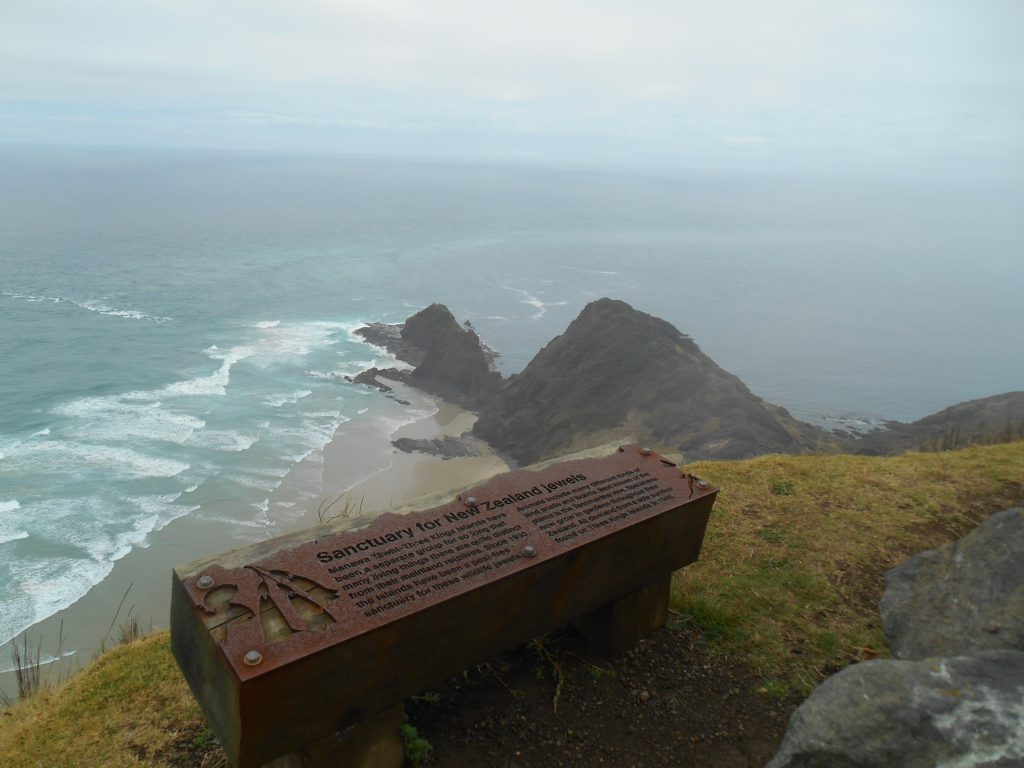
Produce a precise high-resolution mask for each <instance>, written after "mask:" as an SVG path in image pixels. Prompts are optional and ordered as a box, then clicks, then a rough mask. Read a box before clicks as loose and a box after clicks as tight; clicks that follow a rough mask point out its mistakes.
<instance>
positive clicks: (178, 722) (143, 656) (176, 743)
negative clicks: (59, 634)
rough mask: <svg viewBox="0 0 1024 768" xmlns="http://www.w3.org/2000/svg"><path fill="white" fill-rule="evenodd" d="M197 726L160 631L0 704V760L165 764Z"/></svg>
mask: <svg viewBox="0 0 1024 768" xmlns="http://www.w3.org/2000/svg"><path fill="white" fill-rule="evenodd" d="M204 729H205V721H204V720H203V717H202V715H201V713H200V711H199V707H198V705H197V704H196V703H195V700H194V699H193V698H192V694H191V693H190V692H189V689H188V686H187V685H186V683H185V680H184V678H183V677H182V676H181V673H180V672H179V671H178V668H177V665H176V664H175V663H174V659H173V658H172V656H171V652H170V643H169V635H168V633H166V632H161V633H159V634H156V635H152V636H150V637H147V638H144V639H142V640H139V641H137V642H135V643H131V644H129V645H122V646H117V647H115V648H113V649H112V650H110V651H108V652H107V653H105V654H103V655H102V656H100V657H99V658H98V659H96V661H94V662H93V663H92V664H90V665H89V666H88V667H87V668H86V669H85V670H84V671H82V672H81V673H79V674H77V675H75V676H74V677H72V678H71V679H70V680H69V681H67V682H66V683H64V684H63V685H61V686H58V687H57V688H55V689H51V690H45V691H43V692H42V693H40V694H39V695H37V696H36V697H34V698H33V699H31V700H29V701H26V702H23V703H21V704H19V705H18V706H15V707H10V708H7V709H3V710H0V764H2V765H3V766H4V768H28V766H33V767H35V766H48V767H49V766H54V768H57V767H58V766H114V765H116V766H155V765H170V764H172V763H171V761H170V760H169V759H168V758H169V757H170V756H171V755H178V754H181V753H186V754H187V753H188V751H189V748H190V746H191V744H192V742H193V741H194V740H196V738H197V736H198V735H199V734H202V733H203V731H204Z"/></svg>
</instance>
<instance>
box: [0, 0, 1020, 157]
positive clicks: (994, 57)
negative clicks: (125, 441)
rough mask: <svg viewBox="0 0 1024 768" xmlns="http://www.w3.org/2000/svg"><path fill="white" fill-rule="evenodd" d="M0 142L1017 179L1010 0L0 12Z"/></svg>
mask: <svg viewBox="0 0 1024 768" xmlns="http://www.w3.org/2000/svg"><path fill="white" fill-rule="evenodd" d="M0 141H9V142H45V143H54V142H59V143H100V144H128V145H162V146H199V147H237V148H247V149H248V148H264V149H297V150H318V151H319V150H326V151H335V152H346V153H349V152H351V153H373V154H398V155H425V156H443V157H465V158H484V159H513V160H514V159H534V160H539V161H557V160H570V161H585V162H593V161H605V162H610V163H615V164H627V165H628V164H641V165H651V164H677V165H692V164H705V165H716V164H720V165H738V166H744V165H746V166H755V167H756V166H766V167H780V166H781V167H817V168H826V169H827V168H831V167H854V168H856V167H861V166H864V165H865V164H867V165H882V166H885V165H892V166H895V167H904V166H907V167H915V168H916V167H923V166H929V165H933V164H935V163H943V164H949V165H952V166H968V167H973V166H981V165H983V166H985V167H990V168H1009V169H1015V170H1017V171H1018V172H1019V170H1020V168H1021V162H1022V157H1024V151H1022V150H1024V2H1017V1H1015V0H1006V1H998V0H963V1H962V2H948V1H946V0H918V1H913V2H897V1H896V0H893V1H891V2H876V1H875V0H859V1H858V2H849V1H846V2H839V1H836V2H829V1H827V0H818V1H817V2H814V1H810V0H808V1H798V0H774V1H773V2H764V0H756V1H750V0H717V1H716V2H692V1H689V0H686V1H679V2H648V1H645V0H633V1H632V2H619V3H611V2H601V1H600V0H597V1H594V0H591V1H589V2H583V1H582V0H581V1H580V2H550V1H545V2H540V1H537V0H517V2H515V3H500V4H499V3H490V2H482V1H478V2H472V1H471V0H466V1H464V2H463V1H461V0H456V1H440V2H430V3H427V2H412V1H411V0H397V1H395V0H330V1H328V0H290V1H285V0H219V1H218V0H93V1H92V2H84V1H83V0H63V1H59V0H58V1H55V0H24V1H21V0H0Z"/></svg>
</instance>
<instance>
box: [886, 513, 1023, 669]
mask: <svg viewBox="0 0 1024 768" xmlns="http://www.w3.org/2000/svg"><path fill="white" fill-rule="evenodd" d="M885 583H886V588H885V594H884V595H883V597H882V601H881V603H880V605H879V610H880V611H881V614H882V622H883V625H884V627H885V636H886V637H887V638H888V640H889V645H890V647H891V649H892V653H893V656H895V657H897V658H900V659H924V658H928V657H931V656H956V655H959V654H963V653H967V652H969V651H972V650H982V649H994V648H1015V649H1017V650H1020V651H1024V509H1007V510H1004V511H1003V512H999V513H998V514H995V515H993V516H992V517H991V518H989V519H988V520H986V521H985V522H984V523H982V524H981V525H979V526H978V527H977V528H976V529H975V530H974V531H972V532H971V533H970V534H968V535H967V536H965V537H964V538H962V539H960V540H959V541H957V542H954V543H953V544H949V545H947V546H945V547H941V548H939V549H933V550H929V551H927V552H923V553H921V554H920V555H917V556H916V557H912V558H910V559H909V560H907V561H906V562H904V563H903V564H901V565H899V566H897V567H896V568H893V569H892V570H891V571H889V572H888V573H887V574H886V577H885Z"/></svg>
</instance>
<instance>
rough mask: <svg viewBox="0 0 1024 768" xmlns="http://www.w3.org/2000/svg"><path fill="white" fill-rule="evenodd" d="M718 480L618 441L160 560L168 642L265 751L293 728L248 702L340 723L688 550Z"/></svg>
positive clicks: (242, 755) (217, 717)
mask: <svg viewBox="0 0 1024 768" xmlns="http://www.w3.org/2000/svg"><path fill="white" fill-rule="evenodd" d="M716 493H717V489H715V488H713V487H711V486H709V485H708V484H707V483H704V482H702V481H697V479H696V478H694V477H692V476H689V475H684V474H681V473H680V471H679V469H678V468H677V467H675V465H673V464H672V463H671V462H669V461H667V460H665V459H663V458H662V457H660V456H659V455H658V454H656V453H653V452H647V451H642V450H641V449H639V448H637V447H636V446H628V447H624V448H622V449H620V450H619V451H618V452H616V453H614V454H612V455H611V456H608V457H606V458H601V459H584V460H578V461H570V462H565V463H561V464H555V465H551V466H548V467H546V468H544V469H542V470H539V471H536V472H534V471H527V470H520V471H517V472H511V473H507V474H504V475H501V476H498V477H496V478H494V479H492V480H491V481H489V482H487V483H485V484H483V485H480V486H477V487H476V488H474V489H472V491H470V492H468V493H465V494H463V495H462V496H461V497H458V498H456V499H454V500H452V501H451V502H450V503H448V504H445V505H442V506H439V507H435V508H433V509H428V510H424V511H420V512H413V513H410V514H407V515H395V514H385V515H382V516H381V517H379V518H377V519H376V520H375V521H374V522H373V523H372V524H371V525H369V526H368V527H366V528H362V529H359V530H354V531H345V532H341V533H332V534H329V535H326V536H320V537H316V538H312V539H310V540H309V541H306V542H303V543H301V544H298V545H296V546H290V547H288V548H285V549H282V550H280V551H277V552H273V553H272V554H267V555H265V556H263V557H261V558H259V559H257V560H255V561H253V562H249V563H246V564H245V565H243V566H240V567H232V568H224V567H221V566H220V565H218V564H216V563H211V564H206V565H204V566H202V567H200V568H198V569H197V570H194V571H192V572H188V571H186V570H181V569H176V573H175V579H176V583H175V592H174V604H175V607H174V609H173V619H172V640H174V647H175V654H176V656H177V657H178V659H179V663H181V665H182V667H183V669H184V670H185V673H186V677H187V678H188V679H189V681H190V683H191V684H192V686H193V689H194V690H196V692H197V698H199V699H200V703H201V704H203V706H204V709H206V711H207V714H208V715H209V716H210V718H211V721H212V723H213V724H214V728H215V731H217V730H220V731H222V733H219V734H218V735H221V738H222V742H224V744H225V748H226V750H227V751H228V754H229V756H231V757H232V760H233V762H236V763H246V762H248V761H251V760H252V759H255V758H256V757H257V756H258V757H260V758H268V757H272V756H273V754H272V752H273V750H274V749H281V748H283V746H287V745H289V744H290V745H291V746H293V747H294V746H296V745H298V744H301V743H303V742H301V741H295V739H298V738H300V736H298V735H289V736H286V737H274V738H270V737H264V736H261V735H259V734H258V732H259V729H260V725H258V724H259V723H261V722H262V723H263V725H264V726H267V725H269V724H270V723H273V722H274V718H273V717H270V716H267V715H266V714H265V712H264V711H263V710H264V709H266V708H270V707H284V708H288V707H291V706H294V704H293V703H289V702H286V701H280V700H277V699H279V697H280V696H282V695H287V694H288V693H289V692H291V693H295V694H298V695H302V696H313V697H315V698H314V701H313V703H314V705H315V706H316V707H333V708H335V709H336V710H337V711H336V712H335V713H334V715H332V716H333V717H336V718H338V719H340V720H342V721H343V720H345V719H346V718H349V719H351V718H353V717H359V716H362V715H366V714H372V713H373V712H374V711H380V709H382V708H384V707H386V706H391V705H393V704H395V703H397V701H400V700H401V697H402V696H406V695H409V694H410V693H413V692H415V691H416V690H418V688H417V686H420V685H426V684H429V682H430V681H432V680H433V681H436V679H439V678H438V675H447V674H453V673H455V672H457V671H459V669H461V668H464V665H466V664H471V663H474V661H479V660H480V658H474V656H476V655H478V654H480V653H485V654H486V653H493V652H496V651H498V650H501V649H502V648H505V647H509V646H510V645H513V644H515V643H516V642H521V641H522V640H524V639H526V638H528V637H530V636H531V634H532V633H536V632H542V631H547V630H550V629H552V628H553V627H554V626H557V625H558V624H561V623H566V622H569V621H571V620H574V619H576V618H579V617H580V616H582V615H584V614H585V613H587V612H589V611H592V610H594V609H596V608H598V607H599V606H601V605H603V604H605V603H609V602H611V601H613V600H616V599H619V598H621V597H623V596H624V595H626V594H628V593H630V592H631V591H633V590H636V589H639V588H641V587H643V586H644V585H645V584H650V583H653V582H655V581H657V580H658V579H662V578H665V577H667V575H668V574H669V573H671V571H672V570H675V569H677V568H679V567H682V566H683V565H685V564H686V563H688V562H692V561H693V560H694V559H696V557H697V553H698V552H699V549H700V544H701V541H702V539H703V534H704V527H705V525H706V523H707V517H708V514H709V513H710V510H711V504H712V503H713V501H714V497H715V495H716ZM263 551H266V549H265V548H264V550H263ZM190 617H191V618H190ZM481 624H483V626H480V625H481ZM435 635H440V636H439V637H435ZM403 643H405V644H407V645H408V647H403ZM453 644H454V645H453ZM460 644H462V646H461V647H460ZM449 646H452V647H449ZM214 649H216V650H214ZM196 654H198V655H200V656H202V657H203V658H201V659H196V658H193V656H194V655H196ZM211 654H213V655H215V656H216V657H217V658H209V657H210V656H211ZM361 659H362V660H361ZM360 664H365V665H367V668H366V669H359V668H357V667H358V665H360ZM374 664H382V665H383V666H384V667H385V668H382V669H381V670H376V669H371V667H373V665H374ZM459 664H462V665H463V666H462V667H460V666H458V665H459ZM395 665H398V667H399V668H397V669H393V668H391V667H393V666H395ZM332 675H333V676H335V677H336V678H337V684H336V683H333V682H332V683H330V684H326V683H322V682H321V683H317V682H316V681H317V680H319V679H321V678H324V677H325V676H332ZM197 678H199V679H197ZM425 681H426V682H425ZM339 685H340V686H341V687H340V689H339ZM246 691H249V693H246ZM396 696H397V697H398V699H397V701H396V700H395V697H396ZM204 699H205V700H204ZM307 701H308V699H307ZM314 719H316V718H314ZM329 719H330V718H329V717H328V718H326V719H325V722H326V721H327V720H329ZM264 721H265V722H264ZM317 727H319V726H310V728H309V730H308V733H307V734H306V735H305V736H301V738H312V737H314V736H316V734H317V730H316V729H317ZM293 730H295V729H293ZM301 730H302V729H298V731H301ZM254 734H256V735H254ZM293 742H294V743H293Z"/></svg>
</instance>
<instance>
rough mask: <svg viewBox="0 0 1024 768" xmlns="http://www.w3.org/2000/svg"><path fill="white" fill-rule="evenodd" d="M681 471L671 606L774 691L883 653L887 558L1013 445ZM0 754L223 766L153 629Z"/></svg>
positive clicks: (1017, 485) (947, 537)
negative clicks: (700, 499)
mask: <svg viewBox="0 0 1024 768" xmlns="http://www.w3.org/2000/svg"><path fill="white" fill-rule="evenodd" d="M687 469H688V470H690V471H694V472H696V473H697V474H699V475H700V476H702V477H705V478H707V479H708V480H710V481H712V482H713V483H715V484H716V485H718V486H719V487H720V488H721V489H722V490H721V493H720V495H719V499H718V503H717V504H716V507H715V511H714V513H713V514H712V518H711V522H710V525H709V527H708V533H707V538H706V541H705V545H704V551H703V553H702V555H701V559H700V561H699V562H697V563H695V564H693V565H692V566H690V567H688V568H686V569H685V570H684V571H682V572H680V573H679V574H677V575H676V578H675V582H674V590H673V606H674V608H675V609H676V610H677V611H678V612H679V613H678V616H677V618H678V619H681V620H683V621H686V622H689V623H692V624H696V625H698V626H700V627H701V628H702V629H703V630H704V637H705V640H706V641H707V643H708V645H709V647H710V648H711V649H713V650H714V651H716V652H719V653H722V654H727V655H730V656H733V657H735V658H739V659H743V660H745V661H747V662H748V663H750V664H751V665H753V666H754V667H755V668H756V669H757V670H758V671H759V672H760V673H761V675H762V676H763V679H764V688H765V689H766V690H768V691H772V692H777V693H784V692H789V691H793V690H798V691H802V690H807V689H809V688H810V687H812V686H813V685H815V684H816V683H818V682H819V681H820V680H821V679H822V678H823V677H824V676H825V675H826V674H827V673H828V672H830V671H832V670H834V669H837V668H839V667H842V666H845V665H846V664H847V663H849V662H851V661H854V660H856V659H861V658H865V657H869V656H872V655H875V654H879V655H884V654H885V653H886V648H885V642H884V638H883V636H882V633H881V629H880V620H879V617H878V613H877V601H878V597H879V596H880V595H881V592H882V588H883V575H884V572H885V570H886V569H888V568H889V567H891V566H893V565H895V564H896V563H898V562H899V561H901V560H903V559H905V558H906V557H907V556H908V555H911V554H914V553H916V552H918V551H920V550H922V549H925V548H929V547H933V546H936V545H938V544H941V543H944V542H947V541H951V540H953V539H955V538H956V537H958V536H960V535H962V534H964V533H965V532H967V531H968V530H969V529H970V528H972V527H973V526H974V525H975V524H976V523H977V522H978V521H979V520H981V519H983V518H984V517H986V516H987V515H989V514H990V513H992V512H994V511H996V510H998V509H1003V508H1005V507H1008V506H1014V505H1019V504H1021V502H1022V498H1024V489H1022V485H1021V482H1022V480H1024V443H1012V444H1006V445H996V446H987V447H975V448H969V449H967V450H964V451H959V452H956V453H927V454H907V455H905V456H900V457H896V458H870V457H855V456H808V457H789V456H767V457H763V458H759V459H753V460H750V461H744V462H701V463H697V464H691V465H689V466H688V467H687ZM128 634H131V630H128ZM0 765H2V766H4V768H27V767H28V766H47V767H48V768H49V767H51V766H52V767H53V768H59V767H60V766H86V765H87V766H94V765H95V766H182V765H189V766H204V767H208V768H209V767H212V766H219V765H223V753H221V752H220V751H219V750H217V749H215V743H214V741H213V737H212V735H211V734H210V732H209V731H208V730H207V729H206V725H205V721H204V720H203V718H202V715H201V713H200V710H199V707H198V706H197V705H196V703H195V701H194V699H193V698H192V695H191V693H190V692H189V689H188V686H187V685H186V683H185V681H184V679H183V678H182V676H181V673H180V672H179V671H178V668H177V666H176V665H175V663H174V660H173V658H172V657H171V653H170V647H169V637H168V634H167V633H166V632H162V633H159V634H156V635H152V636H149V637H146V638H143V639H142V640H138V641H135V642H131V643H129V644H127V645H122V646H117V647H115V648H113V649H112V650H110V651H108V652H107V653H105V654H104V655H102V656H101V657H100V658H98V659H97V660H96V661H95V662H93V663H92V664H91V665H89V666H88V667H87V668H86V669H85V670H84V671H82V672H81V673H79V674H77V675H75V676H74V677H73V678H72V679H71V680H69V681H67V682H65V683H63V684H61V685H60V686H58V687H56V688H53V689H49V690H44V691H43V692H42V693H40V694H39V695H37V696H36V697H34V698H33V699H31V700H29V701H27V702H24V703H22V704H19V705H16V706H13V707H9V708H4V709H0Z"/></svg>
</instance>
